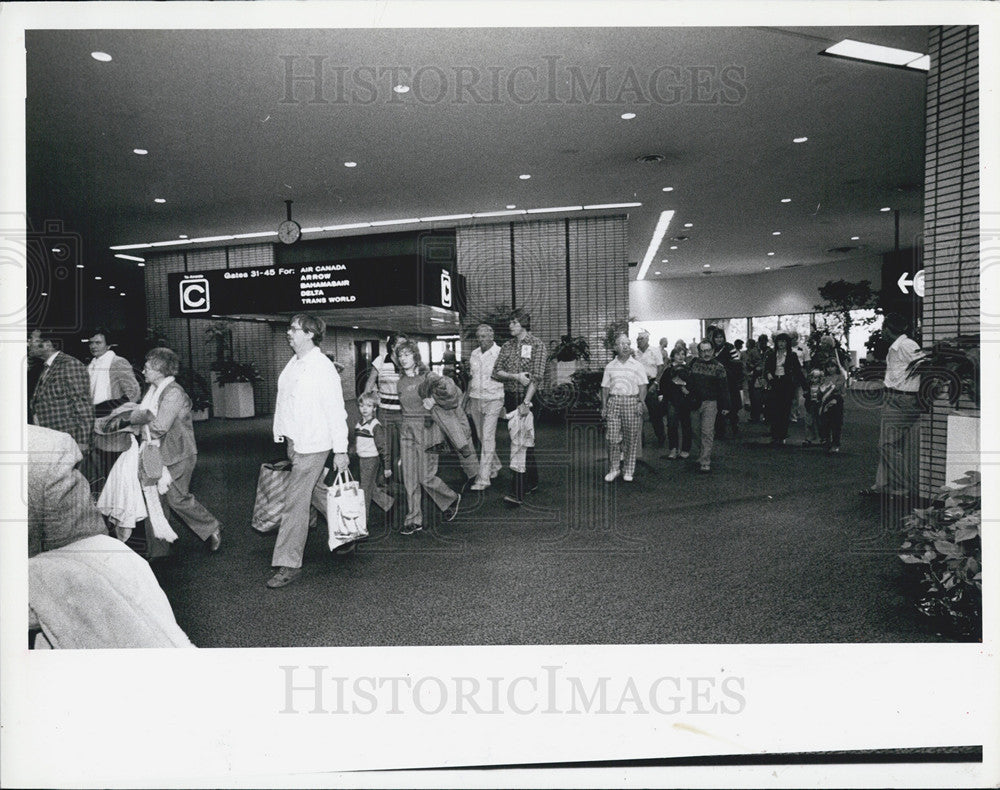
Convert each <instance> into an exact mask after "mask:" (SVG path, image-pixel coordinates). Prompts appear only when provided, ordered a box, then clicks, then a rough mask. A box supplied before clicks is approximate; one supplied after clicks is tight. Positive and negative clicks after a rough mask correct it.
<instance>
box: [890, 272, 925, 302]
mask: <svg viewBox="0 0 1000 790" xmlns="http://www.w3.org/2000/svg"><path fill="white" fill-rule="evenodd" d="M896 285H898V286H899V290H900V291H902V292H903V293H904V294H908V293H909V291H908V290H907V288H908V287H909V286H911V285H912V286H913V293H914V294H916V295H917V296H919V297H921V298H923V295H924V270H923V269H921V270H920V271H918V272H917V273H916V274H914V275H913V279H912V280H911V279H910V275H909V273H908V272H903V273H902V274H901V275H900V276H899V279H898V280H897V281H896Z"/></svg>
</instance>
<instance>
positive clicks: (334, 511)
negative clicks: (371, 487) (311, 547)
mask: <svg viewBox="0 0 1000 790" xmlns="http://www.w3.org/2000/svg"><path fill="white" fill-rule="evenodd" d="M326 523H327V525H328V527H329V530H330V550H331V551H333V550H334V549H335V548H337V546H343V545H344V544H345V543H350V542H351V541H354V540H358V539H359V538H366V537H368V528H367V513H366V512H365V494H364V491H362V490H361V486H360V485H359V484H358V481H357V480H355V479H354V478H352V477H351V473H350V472H348V471H344V472H337V476H336V477H335V478H334V480H333V485H332V486H330V487H329V488H328V489H327V492H326Z"/></svg>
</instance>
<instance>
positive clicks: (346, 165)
mask: <svg viewBox="0 0 1000 790" xmlns="http://www.w3.org/2000/svg"><path fill="white" fill-rule="evenodd" d="M357 166H358V163H357V162H344V167H357Z"/></svg>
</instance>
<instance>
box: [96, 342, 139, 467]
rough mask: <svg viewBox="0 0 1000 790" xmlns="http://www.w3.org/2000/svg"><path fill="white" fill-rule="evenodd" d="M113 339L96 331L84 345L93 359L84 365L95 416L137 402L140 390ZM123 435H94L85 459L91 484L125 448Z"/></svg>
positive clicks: (125, 443) (126, 439)
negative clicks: (113, 346)
mask: <svg viewBox="0 0 1000 790" xmlns="http://www.w3.org/2000/svg"><path fill="white" fill-rule="evenodd" d="M111 340H112V337H111V335H110V334H109V332H108V330H106V329H95V330H94V332H93V333H92V334H91V336H90V338H89V339H88V340H87V343H88V344H89V346H90V355H91V357H93V359H91V360H90V364H89V365H87V374H88V375H89V376H90V394H91V397H92V398H93V401H94V416H95V417H97V418H98V419H100V418H101V417H107V416H108V415H109V414H111V412H112V411H114V410H115V409H116V408H118V407H119V406H121V405H122V404H123V403H128V402H130V401H131V402H132V403H138V402H139V395H140V393H141V389H140V387H139V381H138V379H136V377H135V372H134V371H133V370H132V366H131V365H130V364H129V361H128V360H127V359H125V358H124V357H120V356H118V355H117V354H116V353H115V352H114V351H112V350H111ZM128 446H129V439H128V436H127V435H126V434H123V433H119V434H114V435H111V436H103V435H101V434H96V435H95V436H94V444H93V446H92V447H91V451H90V457H89V458H88V459H87V460H86V462H85V463H86V465H87V467H88V469H89V473H88V475H87V477H88V478H89V479H90V481H91V485H92V486H93V485H94V483H99V482H100V481H101V480H103V479H104V478H106V477H107V475H108V471H109V470H110V469H111V467H112V466H113V465H114V462H115V461H116V460H117V458H118V456H119V455H120V454H121V453H123V452H124V451H125V450H127V449H128Z"/></svg>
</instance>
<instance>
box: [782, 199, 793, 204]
mask: <svg viewBox="0 0 1000 790" xmlns="http://www.w3.org/2000/svg"><path fill="white" fill-rule="evenodd" d="M781 202H782V203H791V202H792V199H791V198H782V199H781Z"/></svg>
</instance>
